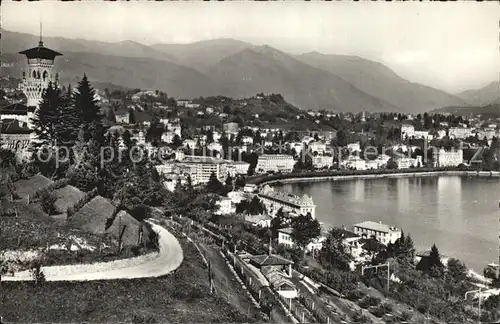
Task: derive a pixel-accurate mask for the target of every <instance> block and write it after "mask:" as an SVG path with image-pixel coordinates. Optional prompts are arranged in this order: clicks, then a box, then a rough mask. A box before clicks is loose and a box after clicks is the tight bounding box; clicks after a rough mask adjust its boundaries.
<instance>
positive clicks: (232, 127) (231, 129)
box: [222, 122, 240, 135]
mask: <svg viewBox="0 0 500 324" xmlns="http://www.w3.org/2000/svg"><path fill="white" fill-rule="evenodd" d="M222 128H223V130H224V132H225V133H226V134H233V135H237V134H238V132H239V131H240V127H239V126H238V123H234V122H231V123H225V124H224V125H222Z"/></svg>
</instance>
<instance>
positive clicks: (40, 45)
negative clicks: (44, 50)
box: [38, 19, 43, 47]
mask: <svg viewBox="0 0 500 324" xmlns="http://www.w3.org/2000/svg"><path fill="white" fill-rule="evenodd" d="M38 46H39V47H42V46H43V41H42V20H41V19H40V41H39V42H38Z"/></svg>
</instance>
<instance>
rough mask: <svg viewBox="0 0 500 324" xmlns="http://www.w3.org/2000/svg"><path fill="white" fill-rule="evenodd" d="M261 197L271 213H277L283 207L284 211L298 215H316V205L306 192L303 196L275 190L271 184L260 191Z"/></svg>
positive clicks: (313, 216)
mask: <svg viewBox="0 0 500 324" xmlns="http://www.w3.org/2000/svg"><path fill="white" fill-rule="evenodd" d="M258 195H259V199H260V200H261V201H262V203H263V204H264V206H266V210H267V211H268V212H269V214H270V215H276V213H277V212H278V210H280V209H281V208H283V211H284V212H290V213H295V214H298V215H306V214H308V213H309V214H311V217H312V218H315V217H316V205H314V202H313V200H312V198H311V197H309V196H308V195H306V194H304V195H303V196H302V197H299V196H297V195H293V194H290V193H285V192H281V191H277V190H274V189H273V188H272V187H270V186H269V185H265V186H264V187H263V188H262V189H261V190H260V191H259V194H258Z"/></svg>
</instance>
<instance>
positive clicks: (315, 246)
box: [278, 227, 326, 252]
mask: <svg viewBox="0 0 500 324" xmlns="http://www.w3.org/2000/svg"><path fill="white" fill-rule="evenodd" d="M292 232H293V228H291V227H286V228H281V229H279V230H278V244H283V245H285V246H286V247H289V248H291V247H294V246H295V242H294V241H293V239H292ZM325 240H326V237H324V236H319V237H317V238H314V239H313V240H312V241H311V242H310V243H309V244H308V245H307V246H306V249H305V250H306V252H311V251H319V250H321V249H322V248H323V243H324V242H325Z"/></svg>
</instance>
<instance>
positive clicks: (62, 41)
mask: <svg viewBox="0 0 500 324" xmlns="http://www.w3.org/2000/svg"><path fill="white" fill-rule="evenodd" d="M38 40H39V39H38V37H37V36H34V35H30V34H24V33H17V32H10V31H5V30H4V31H3V32H2V63H4V62H5V63H12V66H10V67H4V68H2V69H3V70H4V74H5V73H10V74H11V75H12V76H13V77H19V76H20V75H21V70H22V69H23V68H25V66H26V63H25V61H24V59H23V57H22V56H21V55H19V54H16V53H18V52H19V51H21V50H24V49H27V48H31V47H34V46H36V45H37V44H38ZM43 40H44V45H45V46H47V47H49V48H52V49H54V50H56V51H59V52H61V53H63V56H62V57H58V58H56V69H57V71H59V73H60V79H61V82H63V83H71V84H75V83H76V82H77V81H78V80H79V79H80V78H81V77H82V76H83V74H84V73H86V74H87V76H88V77H89V79H90V80H91V82H92V81H93V82H96V83H111V84H116V85H120V86H124V87H129V88H141V89H158V90H162V91H164V92H166V93H167V94H168V95H169V96H173V97H176V98H180V97H187V98H193V97H198V96H208V95H224V96H231V97H247V96H252V95H255V94H256V93H260V92H264V93H281V94H282V95H283V96H284V97H285V99H286V100H287V101H288V102H290V103H292V104H293V105H295V106H297V107H300V108H302V109H312V110H321V109H324V110H329V111H343V112H358V111H367V112H392V111H393V112H406V113H407V112H422V111H430V110H432V109H436V108H441V107H446V106H469V105H471V104H474V105H477V103H478V102H480V101H481V102H482V103H483V104H488V103H491V102H493V101H495V100H498V84H497V87H496V92H495V87H494V86H491V85H490V86H488V87H486V88H483V89H479V90H470V91H466V92H462V93H460V94H457V95H452V94H449V93H446V92H444V91H441V90H438V89H434V88H431V87H428V86H425V85H422V84H418V83H413V82H410V81H408V80H405V79H403V78H401V77H400V76H398V75H397V74H396V73H395V72H394V71H392V70H391V69H390V68H388V67H387V66H385V65H383V64H381V63H378V62H374V61H370V60H367V59H364V58H360V57H356V56H345V55H326V54H321V53H318V52H311V53H307V54H302V55H293V54H289V53H286V52H283V51H280V50H278V49H275V48H273V47H270V46H267V45H262V46H255V45H253V44H249V43H245V42H242V41H238V40H234V39H227V38H226V39H224V38H223V39H215V40H208V41H200V42H195V43H191V44H154V45H151V46H147V45H144V44H140V43H137V42H132V41H124V42H119V43H106V42H98V41H90V40H84V39H66V38H62V37H44V39H43Z"/></svg>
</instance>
